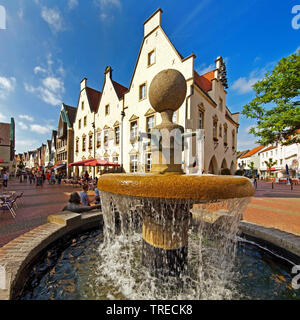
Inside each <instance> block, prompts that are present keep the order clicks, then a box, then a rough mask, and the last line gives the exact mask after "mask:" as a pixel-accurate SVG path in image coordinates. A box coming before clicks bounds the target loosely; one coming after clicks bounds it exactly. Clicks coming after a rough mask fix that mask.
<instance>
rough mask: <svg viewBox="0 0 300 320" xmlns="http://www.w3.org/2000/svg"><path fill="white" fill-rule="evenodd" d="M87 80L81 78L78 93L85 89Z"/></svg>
mask: <svg viewBox="0 0 300 320" xmlns="http://www.w3.org/2000/svg"><path fill="white" fill-rule="evenodd" d="M86 83H87V78H83V79H82V80H81V82H80V91H82V90H83V89H85V88H86Z"/></svg>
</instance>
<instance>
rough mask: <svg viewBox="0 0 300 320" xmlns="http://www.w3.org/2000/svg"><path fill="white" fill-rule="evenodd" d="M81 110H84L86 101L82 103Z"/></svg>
mask: <svg viewBox="0 0 300 320" xmlns="http://www.w3.org/2000/svg"><path fill="white" fill-rule="evenodd" d="M81 110H84V101H82V102H81Z"/></svg>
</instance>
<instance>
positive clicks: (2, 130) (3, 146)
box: [0, 118, 15, 172]
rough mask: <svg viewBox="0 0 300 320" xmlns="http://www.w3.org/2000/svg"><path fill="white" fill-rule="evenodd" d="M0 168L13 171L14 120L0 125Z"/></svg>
mask: <svg viewBox="0 0 300 320" xmlns="http://www.w3.org/2000/svg"><path fill="white" fill-rule="evenodd" d="M0 158H1V159H3V161H1V163H0V167H1V168H4V169H6V170H9V171H10V172H12V171H13V166H14V158H15V120H14V118H11V120H10V123H0Z"/></svg>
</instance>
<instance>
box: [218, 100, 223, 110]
mask: <svg viewBox="0 0 300 320" xmlns="http://www.w3.org/2000/svg"><path fill="white" fill-rule="evenodd" d="M219 109H220V111H223V99H221V98H220V99H219Z"/></svg>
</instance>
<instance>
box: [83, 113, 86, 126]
mask: <svg viewBox="0 0 300 320" xmlns="http://www.w3.org/2000/svg"><path fill="white" fill-rule="evenodd" d="M83 125H84V126H85V127H86V116H85V117H84V118H83Z"/></svg>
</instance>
